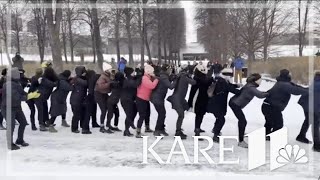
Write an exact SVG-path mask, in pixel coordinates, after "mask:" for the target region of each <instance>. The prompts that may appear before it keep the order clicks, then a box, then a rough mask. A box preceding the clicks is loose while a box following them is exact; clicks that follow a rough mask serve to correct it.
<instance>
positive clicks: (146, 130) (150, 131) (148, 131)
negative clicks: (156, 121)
mask: <svg viewBox="0 0 320 180" xmlns="http://www.w3.org/2000/svg"><path fill="white" fill-rule="evenodd" d="M144 132H145V133H153V130H152V129H150V126H149V125H146V129H145V131H144Z"/></svg>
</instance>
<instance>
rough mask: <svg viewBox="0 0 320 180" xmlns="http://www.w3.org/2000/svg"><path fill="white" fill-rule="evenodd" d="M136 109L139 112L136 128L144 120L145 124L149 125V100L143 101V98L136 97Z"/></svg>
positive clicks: (139, 126) (140, 125)
mask: <svg viewBox="0 0 320 180" xmlns="http://www.w3.org/2000/svg"><path fill="white" fill-rule="evenodd" d="M136 103H137V109H138V112H139V120H138V125H137V127H138V128H141V127H142V124H143V121H145V125H146V126H149V125H150V103H149V101H145V100H143V99H140V98H137V101H136Z"/></svg>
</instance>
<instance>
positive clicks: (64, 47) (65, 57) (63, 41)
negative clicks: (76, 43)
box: [62, 22, 68, 64]
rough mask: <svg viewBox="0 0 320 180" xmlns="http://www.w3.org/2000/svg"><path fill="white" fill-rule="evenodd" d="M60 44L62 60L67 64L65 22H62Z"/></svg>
mask: <svg viewBox="0 0 320 180" xmlns="http://www.w3.org/2000/svg"><path fill="white" fill-rule="evenodd" d="M62 44H63V52H64V60H65V61H66V64H68V53H67V36H66V27H65V22H62Z"/></svg>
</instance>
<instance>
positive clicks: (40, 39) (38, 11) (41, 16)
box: [32, 5, 47, 63]
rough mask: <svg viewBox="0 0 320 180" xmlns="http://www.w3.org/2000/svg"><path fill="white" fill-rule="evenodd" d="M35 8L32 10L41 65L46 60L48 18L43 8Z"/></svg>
mask: <svg viewBox="0 0 320 180" xmlns="http://www.w3.org/2000/svg"><path fill="white" fill-rule="evenodd" d="M37 6H38V7H35V8H33V9H32V12H33V15H34V20H35V27H34V29H36V35H37V45H38V49H39V56H40V63H42V62H43V60H44V50H45V46H46V39H47V28H46V26H47V23H46V21H47V18H46V12H45V9H44V8H43V7H40V6H39V5H37Z"/></svg>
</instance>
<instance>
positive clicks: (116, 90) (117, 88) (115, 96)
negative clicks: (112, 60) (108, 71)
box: [107, 72, 124, 132]
mask: <svg viewBox="0 0 320 180" xmlns="http://www.w3.org/2000/svg"><path fill="white" fill-rule="evenodd" d="M123 81H124V75H123V74H122V73H121V72H117V73H116V74H115V76H114V79H113V80H112V81H111V84H110V87H111V95H110V96H109V98H108V101H107V109H108V114H107V127H108V128H110V129H111V130H112V131H118V132H119V131H121V130H120V129H119V128H118V124H119V108H118V105H117V104H118V102H119V100H120V97H121V93H122V86H123ZM113 115H114V127H112V126H111V119H112V117H113Z"/></svg>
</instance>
